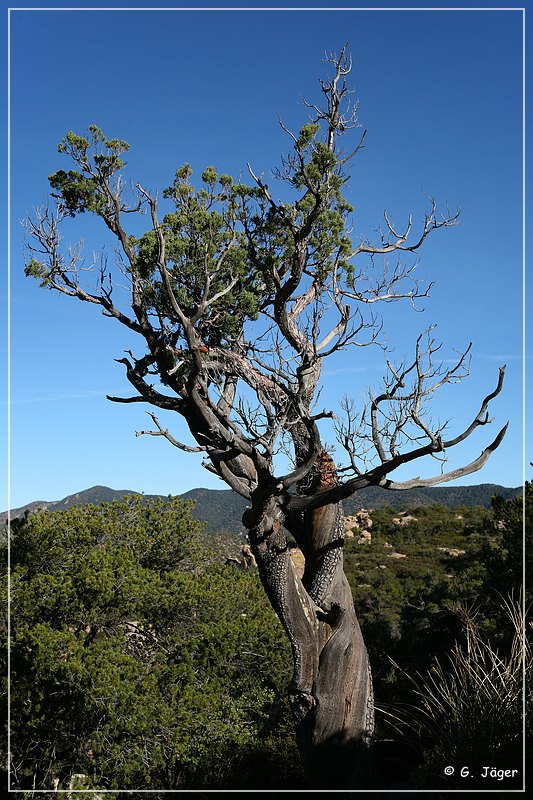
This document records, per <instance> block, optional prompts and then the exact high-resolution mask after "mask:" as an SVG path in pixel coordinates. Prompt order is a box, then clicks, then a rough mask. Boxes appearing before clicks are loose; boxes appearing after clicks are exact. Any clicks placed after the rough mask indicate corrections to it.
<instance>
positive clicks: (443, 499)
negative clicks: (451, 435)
mask: <svg viewBox="0 0 533 800" xmlns="http://www.w3.org/2000/svg"><path fill="white" fill-rule="evenodd" d="M522 491H523V489H522V487H521V486H519V487H516V488H508V487H505V486H500V485H498V484H494V483H480V484H476V485H474V486H433V487H428V488H422V489H406V490H404V491H390V490H387V489H381V488H379V487H378V486H369V487H367V488H366V489H362V490H361V491H359V492H357V494H356V495H354V496H353V497H351V498H349V499H348V500H344V502H343V506H344V510H345V512H346V514H353V513H354V512H355V511H358V510H360V509H361V508H366V509H372V508H382V507H383V506H392V507H393V508H401V507H404V506H409V507H411V508H412V507H417V506H424V505H431V504H432V503H439V504H441V505H444V506H447V507H448V508H455V507H456V506H482V507H484V508H490V504H491V499H492V497H493V496H494V495H501V496H502V497H503V498H504V499H506V500H507V499H510V498H511V497H515V496H516V495H518V494H521V493H522ZM130 494H139V492H134V491H131V490H129V489H110V488H109V487H108V486H92V487H91V488H90V489H84V490H83V491H80V492H76V493H75V494H71V495H68V496H67V497H64V498H63V499H62V500H54V501H47V500H35V501H33V502H32V503H27V504H26V505H25V506H22V507H21V508H14V509H12V510H11V518H12V519H14V518H16V517H20V516H22V514H24V513H25V512H26V511H30V512H34V511H37V510H39V509H46V510H48V511H60V510H61V509H67V508H72V507H73V506H84V505H89V504H90V503H92V504H93V505H99V504H100V503H111V502H113V500H121V499H123V498H124V497H126V496H127V495H130ZM144 497H146V498H147V499H153V498H163V499H164V498H165V497H166V495H144ZM178 497H180V498H181V499H183V500H194V502H195V503H196V506H195V509H194V511H193V516H194V517H195V518H196V519H199V520H200V521H202V522H205V523H206V528H205V530H206V532H207V533H217V532H220V531H229V532H231V533H242V532H243V531H244V528H243V524H242V514H243V512H244V510H245V508H246V506H247V505H248V502H247V501H246V500H245V499H244V498H243V497H240V495H238V494H236V493H235V492H233V491H232V490H231V489H201V488H200V489H191V490H190V491H188V492H185V493H184V494H181V495H178ZM7 517H8V512H7V511H4V512H2V513H0V527H3V526H4V525H6V524H7Z"/></svg>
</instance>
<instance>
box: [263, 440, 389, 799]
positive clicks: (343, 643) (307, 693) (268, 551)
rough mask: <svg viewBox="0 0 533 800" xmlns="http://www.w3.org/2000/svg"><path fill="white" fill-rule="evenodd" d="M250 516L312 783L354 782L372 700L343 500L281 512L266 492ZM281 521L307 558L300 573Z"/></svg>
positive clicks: (325, 468) (327, 470)
mask: <svg viewBox="0 0 533 800" xmlns="http://www.w3.org/2000/svg"><path fill="white" fill-rule="evenodd" d="M331 468H332V462H331V460H330V459H329V457H327V456H326V454H324V457H323V458H322V459H321V460H320V469H321V470H322V474H321V475H320V476H319V477H318V479H315V480H314V481H313V482H312V484H311V485H309V487H308V488H309V491H313V492H316V491H317V488H318V487H317V484H319V483H320V482H322V481H324V482H329V481H330V480H334V478H335V475H334V472H333V473H332V472H331ZM250 516H251V518H252V519H253V520H254V522H253V524H252V525H251V526H250V528H249V535H250V542H251V545H252V550H253V552H254V555H255V558H256V561H257V565H258V568H259V574H260V576H261V580H262V582H263V585H264V587H265V589H266V592H267V594H268V597H269V599H270V601H271V603H272V605H273V607H274V609H275V611H276V613H277V614H278V616H279V618H280V620H281V622H282V624H283V626H284V627H285V630H286V631H287V634H288V636H289V639H290V641H291V645H292V650H293V657H294V674H293V680H292V682H291V686H290V688H289V700H290V705H291V708H292V712H293V716H294V720H295V726H296V736H297V741H298V746H299V749H300V753H301V756H302V761H303V764H304V767H305V770H306V774H307V777H308V780H309V784H310V786H312V787H313V788H325V789H327V788H330V789H334V788H337V789H339V788H344V789H347V788H358V787H360V786H361V785H362V783H363V782H364V779H365V774H366V771H367V760H368V752H369V746H370V744H371V737H372V732H373V728H374V701H373V694H372V680H371V672H370V665H369V661H368V655H367V651H366V647H365V644H364V641H363V637H362V634H361V629H360V626H359V622H358V620H357V616H356V613H355V608H354V605H353V599H352V593H351V589H350V586H349V583H348V581H347V579H346V576H345V574H344V570H343V558H342V552H343V544H344V515H343V512H342V505H341V503H335V504H331V505H328V506H325V507H323V508H321V509H318V510H314V511H309V512H304V513H302V514H299V515H293V514H287V515H286V514H285V513H284V511H283V508H282V506H281V505H280V503H279V501H277V500H276V498H275V497H273V496H270V497H268V498H265V499H264V500H263V501H262V502H259V503H257V504H255V505H254V506H252V509H251V514H250ZM249 518H250V517H248V519H249ZM284 526H285V527H286V528H287V529H288V530H289V531H290V532H291V533H292V535H293V536H294V537H295V539H296V541H297V542H298V544H299V545H300V547H301V549H302V552H303V554H304V557H305V571H304V574H303V576H302V578H301V579H300V577H299V576H298V574H297V573H296V571H295V568H294V566H293V563H292V560H291V556H290V552H289V547H288V545H287V540H286V534H285V531H284V530H283V527H284Z"/></svg>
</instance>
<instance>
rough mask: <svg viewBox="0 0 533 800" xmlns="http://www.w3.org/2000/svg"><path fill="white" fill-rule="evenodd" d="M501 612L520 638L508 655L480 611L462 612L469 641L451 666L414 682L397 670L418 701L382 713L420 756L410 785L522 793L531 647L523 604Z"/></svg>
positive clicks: (512, 602)
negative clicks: (489, 636)
mask: <svg viewBox="0 0 533 800" xmlns="http://www.w3.org/2000/svg"><path fill="white" fill-rule="evenodd" d="M501 606H502V611H503V612H504V614H505V615H506V616H507V617H508V619H509V621H510V623H511V625H512V631H513V635H512V640H511V643H510V646H509V647H508V649H507V652H506V653H500V652H499V651H498V650H497V649H496V648H495V647H493V646H492V645H491V643H490V642H489V641H486V640H485V638H484V637H483V635H482V634H481V632H480V628H479V625H478V623H477V617H478V613H477V612H476V610H475V609H472V608H469V607H468V606H466V605H465V604H458V605H457V606H456V607H455V608H454V611H455V613H456V614H457V615H458V616H459V618H460V619H461V622H462V624H463V631H464V636H463V640H462V641H461V642H456V644H455V645H454V647H453V649H452V651H451V653H450V654H449V657H448V659H447V661H446V662H441V661H439V660H438V659H437V660H435V662H434V664H433V666H432V667H431V668H430V670H429V672H428V673H427V674H426V675H420V674H419V673H418V674H416V675H415V676H409V675H407V674H406V673H405V672H404V671H403V670H401V668H400V667H398V665H395V666H396V667H397V668H398V669H400V670H401V671H402V672H403V674H404V675H406V677H407V678H408V679H409V680H410V681H411V683H412V684H413V686H414V690H415V696H416V701H415V703H413V704H412V705H410V706H403V707H402V708H400V709H399V708H394V709H391V708H389V709H381V712H382V714H383V715H384V717H385V718H386V719H388V721H389V723H390V725H391V726H392V728H393V729H394V730H395V732H396V735H398V734H401V736H402V737H406V736H407V738H408V739H409V740H410V741H411V743H412V744H413V745H414V746H416V747H417V749H418V751H419V757H420V763H419V766H418V767H417V768H416V770H415V772H414V773H413V775H412V776H411V780H410V783H411V784H412V785H414V786H416V787H417V788H427V789H436V788H441V787H446V788H450V789H458V788H460V789H464V790H471V789H474V788H481V789H484V788H495V787H498V788H500V789H502V790H505V789H507V788H518V787H520V786H522V782H523V761H522V756H523V741H524V733H525V716H526V714H527V710H528V709H529V710H530V711H531V709H532V706H533V695H532V690H531V681H530V677H531V647H530V643H529V641H528V637H527V635H526V633H527V632H526V614H525V610H524V608H523V604H522V601H521V599H520V598H518V599H516V598H515V597H514V596H513V595H510V596H509V597H508V598H502V603H501ZM389 730H390V729H389ZM452 770H453V771H452Z"/></svg>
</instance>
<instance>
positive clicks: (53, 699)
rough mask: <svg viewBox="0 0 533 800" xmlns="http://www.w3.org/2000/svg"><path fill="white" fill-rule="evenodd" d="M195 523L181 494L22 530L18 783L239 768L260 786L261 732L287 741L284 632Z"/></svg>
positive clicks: (249, 582)
mask: <svg viewBox="0 0 533 800" xmlns="http://www.w3.org/2000/svg"><path fill="white" fill-rule="evenodd" d="M200 529H201V525H200V524H199V523H198V522H196V521H195V520H194V519H193V518H192V516H191V505H190V503H184V502H182V501H180V500H178V499H177V498H169V499H168V501H146V500H145V499H144V498H142V497H129V498H127V499H126V500H125V501H121V502H114V503H111V504H104V505H102V506H86V507H84V508H73V509H70V510H65V511H61V512H54V513H51V512H39V513H36V514H31V515H29V516H26V517H25V518H23V519H22V520H20V521H15V524H14V526H13V532H12V545H11V618H12V629H11V721H12V722H11V724H12V731H11V733H12V736H11V751H12V761H11V775H12V783H13V784H14V786H16V787H18V788H19V789H28V790H29V789H32V788H39V789H51V788H53V787H54V786H57V787H58V788H60V789H66V790H70V789H72V787H73V782H76V781H79V780H82V782H83V783H84V786H83V788H101V789H108V790H112V789H122V788H123V789H128V788H131V789H151V790H158V789H179V788H184V787H185V788H195V787H196V788H198V787H200V788H201V787H222V786H225V785H227V784H228V781H230V780H232V779H231V776H232V775H233V776H234V775H235V774H236V773H238V771H239V769H240V767H241V765H243V775H245V774H247V775H248V779H249V780H251V781H253V780H254V775H253V774H249V773H247V772H246V768H245V767H244V765H245V763H246V759H247V758H248V757H249V754H250V753H251V752H253V751H257V749H258V748H259V746H260V742H261V741H262V740H263V739H265V740H268V739H269V738H270V740H271V745H270V746H271V747H274V749H277V748H279V747H280V743H279V741H278V739H277V733H276V726H277V725H278V724H280V725H282V726H283V725H285V728H286V727H287V722H286V721H285V723H283V719H285V720H286V718H287V707H286V704H285V701H284V699H283V698H282V697H280V694H279V691H280V690H279V688H278V687H282V691H283V687H285V686H286V685H287V683H288V680H289V678H290V675H289V674H287V671H286V664H287V663H288V661H289V659H288V654H287V643H286V640H285V637H284V635H283V632H282V630H281V628H280V626H279V623H278V622H277V620H276V618H275V616H274V613H273V612H272V611H271V609H270V607H269V606H268V603H267V602H266V600H265V599H264V594H263V591H262V588H261V586H260V584H259V581H258V579H257V576H256V575H255V574H254V575H251V574H248V573H245V572H242V571H240V570H238V569H234V568H232V567H230V566H224V565H220V562H215V560H214V559H213V557H210V556H209V554H208V553H207V552H206V550H205V547H203V546H202V544H201V541H200V535H199V534H200ZM284 746H285V748H286V744H285V745H284ZM290 749H291V748H290V747H289V751H290ZM292 749H293V752H294V743H293V744H292ZM287 769H288V764H287ZM252 772H253V771H252ZM76 776H78V777H76ZM80 776H81V778H80Z"/></svg>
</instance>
